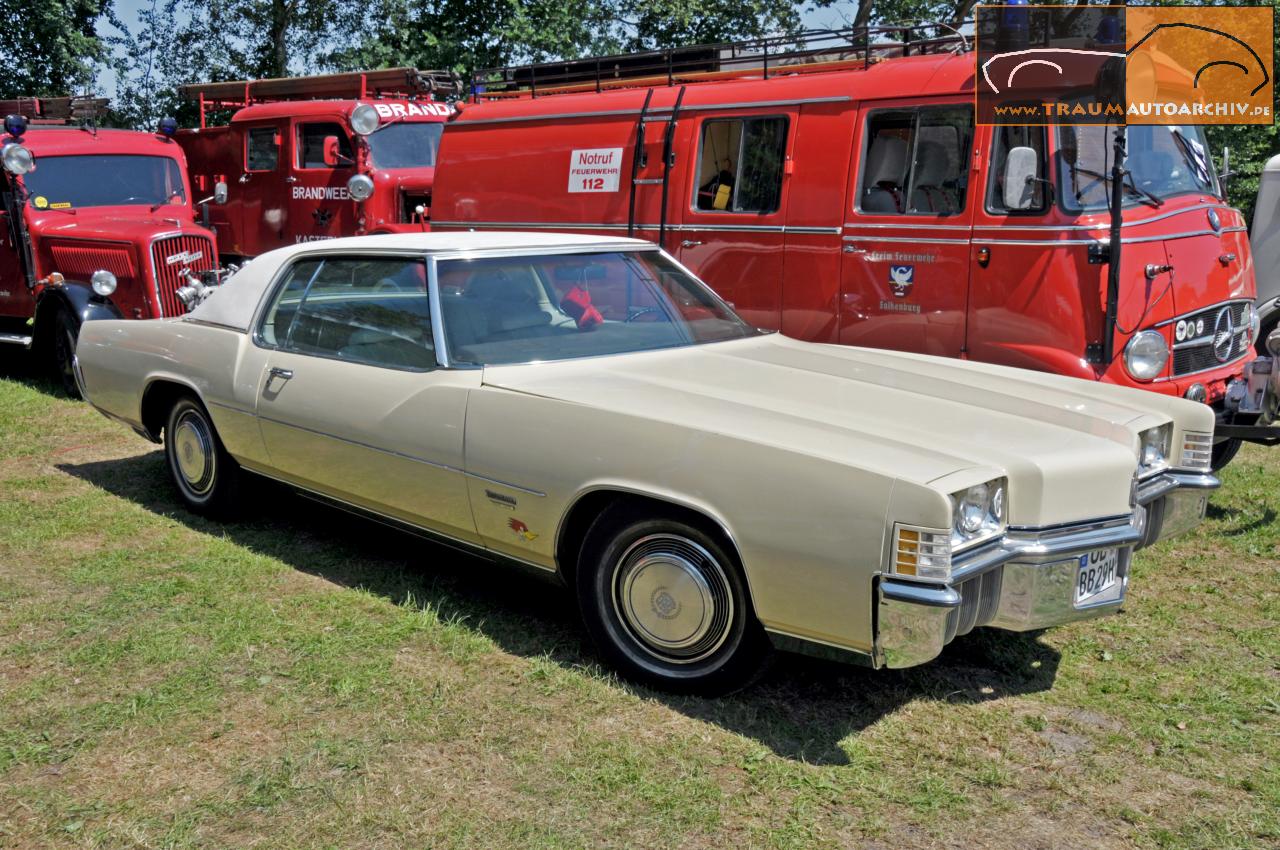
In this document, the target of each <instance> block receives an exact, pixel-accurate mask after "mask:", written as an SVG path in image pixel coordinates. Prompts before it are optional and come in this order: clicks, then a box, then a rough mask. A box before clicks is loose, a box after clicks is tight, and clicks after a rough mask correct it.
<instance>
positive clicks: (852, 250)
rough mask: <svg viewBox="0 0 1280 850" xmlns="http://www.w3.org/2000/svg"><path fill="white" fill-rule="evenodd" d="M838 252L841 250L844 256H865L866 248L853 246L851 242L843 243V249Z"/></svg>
mask: <svg viewBox="0 0 1280 850" xmlns="http://www.w3.org/2000/svg"><path fill="white" fill-rule="evenodd" d="M840 250H841V251H844V252H845V253H846V254H865V253H867V249H866V248H859V247H858V246H857V245H855V244H853V243H852V242H846V243H844V247H843V248H841V249H840Z"/></svg>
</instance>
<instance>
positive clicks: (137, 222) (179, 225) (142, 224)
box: [28, 206, 212, 242]
mask: <svg viewBox="0 0 1280 850" xmlns="http://www.w3.org/2000/svg"><path fill="white" fill-rule="evenodd" d="M174 209H175V208H174V207H161V208H160V209H159V210H157V211H156V212H155V213H148V212H147V207H140V206H139V207H101V208H93V207H86V208H83V209H78V210H76V214H75V215H69V214H67V213H58V212H44V213H40V214H38V215H31V216H30V217H29V218H28V221H29V224H28V227H29V228H30V229H31V231H32V232H33V233H36V234H38V235H39V236H40V237H41V238H46V239H49V238H57V237H61V238H67V239H115V240H119V241H122V242H133V241H135V240H136V241H149V240H151V239H154V238H155V237H156V236H160V235H170V234H177V233H183V234H186V235H189V236H206V237H212V234H210V233H209V231H207V230H205V229H204V228H203V227H200V226H199V225H198V224H196V223H195V222H193V221H192V220H191V218H190V210H189V209H186V208H182V209H183V212H184V214H185V215H183V216H177V215H174V214H173V210H174ZM166 210H168V212H169V214H168V215H165V214H164V213H165V211H166Z"/></svg>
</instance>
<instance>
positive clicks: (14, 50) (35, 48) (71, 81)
mask: <svg viewBox="0 0 1280 850" xmlns="http://www.w3.org/2000/svg"><path fill="white" fill-rule="evenodd" d="M110 8H111V0H39V2H36V3H31V2H27V1H26V0H0V23H2V25H3V31H4V32H5V33H6V35H7V37H6V38H5V39H4V41H3V43H0V65H2V66H3V67H4V69H5V72H4V74H3V76H0V97H4V98H13V97H22V96H26V95H31V96H35V97H58V96H62V95H69V94H79V93H83V92H84V91H85V90H86V89H87V87H89V86H91V85H92V84H93V81H94V70H95V69H94V65H95V63H97V62H99V61H100V60H102V59H103V58H104V57H105V55H106V54H105V50H104V46H103V44H102V41H101V40H100V39H99V38H98V36H97V34H96V33H95V31H94V24H95V22H96V21H97V20H98V18H99V17H100V16H101V15H103V14H104V13H106V12H108V11H109V10H110Z"/></svg>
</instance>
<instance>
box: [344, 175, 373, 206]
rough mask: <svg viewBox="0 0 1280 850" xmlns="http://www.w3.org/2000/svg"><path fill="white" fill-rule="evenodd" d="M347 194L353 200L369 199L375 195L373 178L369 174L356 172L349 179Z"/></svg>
mask: <svg viewBox="0 0 1280 850" xmlns="http://www.w3.org/2000/svg"><path fill="white" fill-rule="evenodd" d="M347 194H349V195H350V196H351V200H353V201H367V200H369V198H370V197H372V196H373V180H372V179H371V178H370V177H369V175H367V174H356V175H354V176H353V177H352V178H351V179H350V180H348V181H347Z"/></svg>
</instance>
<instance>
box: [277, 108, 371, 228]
mask: <svg viewBox="0 0 1280 850" xmlns="http://www.w3.org/2000/svg"><path fill="white" fill-rule="evenodd" d="M327 139H335V140H336V141H337V150H336V153H337V157H336V161H335V162H334V164H332V165H329V164H327V163H326V162H325V144H326V140H327ZM355 157H356V154H355V147H354V145H353V144H352V141H351V134H350V131H349V130H348V129H347V128H346V126H345V125H344V124H342V123H341V122H339V121H338V120H337V119H336V118H328V119H325V118H315V119H312V118H309V119H305V120H304V119H295V120H294V124H293V157H292V160H291V166H292V173H291V174H290V175H289V177H290V190H289V211H290V220H291V221H292V222H293V227H292V232H293V237H294V239H296V240H298V241H306V242H310V241H316V240H321V239H334V238H336V237H339V236H350V235H352V234H354V233H355V232H356V229H357V228H356V205H355V203H354V202H353V201H352V200H351V196H350V194H349V193H348V191H347V181H348V180H350V179H351V175H353V174H355V173H356V168H355V163H356V159H355Z"/></svg>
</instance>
